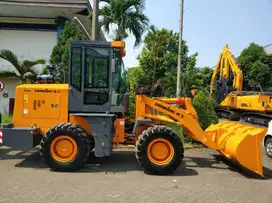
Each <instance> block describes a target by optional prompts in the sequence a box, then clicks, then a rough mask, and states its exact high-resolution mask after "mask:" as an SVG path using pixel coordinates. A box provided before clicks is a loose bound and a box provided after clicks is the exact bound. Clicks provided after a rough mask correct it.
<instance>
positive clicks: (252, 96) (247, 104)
mask: <svg viewBox="0 0 272 203" xmlns="http://www.w3.org/2000/svg"><path fill="white" fill-rule="evenodd" d="M231 71H232V72H231ZM231 73H232V74H231ZM210 96H211V97H212V98H214V99H215V100H216V102H217V104H218V106H217V108H216V109H215V110H216V112H217V115H218V116H219V117H222V118H226V119H229V120H233V121H243V122H246V123H251V124H256V125H261V126H265V127H267V126H268V123H269V122H270V121H271V120H272V93H270V92H263V91H243V72H242V71H241V69H240V68H239V66H238V64H237V62H236V60H235V58H234V56H233V55H232V53H231V50H230V49H229V47H228V45H226V46H224V48H223V51H222V53H221V55H220V57H219V59H218V62H217V64H216V67H215V69H214V71H213V75H212V79H211V83H210Z"/></svg>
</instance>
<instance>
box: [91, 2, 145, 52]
mask: <svg viewBox="0 0 272 203" xmlns="http://www.w3.org/2000/svg"><path fill="white" fill-rule="evenodd" d="M101 2H104V3H105V6H103V8H101V9H99V12H98V13H99V16H101V21H99V27H100V28H102V27H103V28H104V30H105V31H106V33H107V34H109V33H110V27H111V26H115V27H116V28H114V29H113V37H112V38H113V39H114V40H124V39H126V38H127V37H128V36H129V34H128V32H129V33H132V34H133V35H134V37H135V43H134V47H137V46H139V44H140V43H141V42H142V35H143V34H144V32H145V30H146V28H147V26H148V23H149V20H148V18H147V16H146V15H145V14H144V13H143V10H144V6H145V0H101ZM91 20H92V14H90V15H89V21H90V22H91Z"/></svg>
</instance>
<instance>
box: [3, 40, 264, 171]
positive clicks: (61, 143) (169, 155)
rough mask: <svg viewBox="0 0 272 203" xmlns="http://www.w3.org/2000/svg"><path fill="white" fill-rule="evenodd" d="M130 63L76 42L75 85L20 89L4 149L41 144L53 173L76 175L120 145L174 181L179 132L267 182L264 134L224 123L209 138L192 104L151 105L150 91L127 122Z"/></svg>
mask: <svg viewBox="0 0 272 203" xmlns="http://www.w3.org/2000/svg"><path fill="white" fill-rule="evenodd" d="M124 55H125V52H124V42H111V43H110V42H93V41H72V42H71V43H70V61H69V84H26V85H20V86H17V87H16V99H15V109H14V115H13V122H12V124H8V125H6V126H4V128H0V131H1V132H2V135H3V141H4V142H3V145H8V146H10V147H13V146H16V147H22V146H26V147H29V148H32V147H34V146H36V145H37V143H40V146H41V157H42V158H43V160H44V162H45V163H46V164H47V165H48V166H49V167H50V168H52V169H57V170H59V171H74V170H77V169H80V168H82V167H84V165H85V164H86V162H87V160H88V158H89V155H90V153H91V151H92V150H94V154H95V156H97V157H105V156H109V155H110V154H111V152H112V151H113V149H114V148H115V147H118V145H119V144H133V145H135V156H136V159H137V161H138V163H139V164H140V165H141V166H142V167H143V169H145V170H146V171H148V172H151V173H157V174H169V173H172V172H174V171H175V170H176V169H177V168H178V167H179V166H180V164H181V162H182V160H183V157H184V147H183V143H182V140H181V138H180V136H179V135H178V134H177V133H176V132H175V131H173V130H172V129H171V128H169V127H167V126H166V124H175V125H178V126H180V127H181V128H183V129H184V131H185V132H186V134H187V136H188V137H189V138H192V139H194V140H197V141H199V142H201V143H203V144H204V145H205V146H207V147H209V148H211V149H214V150H217V151H219V152H220V153H221V154H223V155H224V156H226V157H228V158H229V159H232V160H234V161H236V162H237V163H238V164H241V165H242V166H244V167H246V168H248V169H250V170H251V171H253V172H255V173H257V174H259V175H263V174H262V159H261V153H260V152H261V140H262V138H263V137H264V135H265V133H266V129H264V128H257V127H252V126H247V125H242V124H238V123H232V122H226V121H224V122H220V123H219V124H216V125H211V126H210V127H209V128H208V129H206V130H205V131H203V129H202V128H201V126H200V125H199V123H198V115H197V112H196V110H195V109H194V107H193V106H192V104H191V100H190V99H189V98H149V97H146V96H145V95H144V94H143V93H144V92H143V91H140V92H138V93H137V95H136V97H135V118H128V117H124V116H123V115H122V114H123V113H125V112H127V110H128V93H127V92H126V91H127V89H126V81H125V78H126V76H125V71H124V65H123V62H122V57H123V56H124ZM19 136H20V137H19ZM39 141H40V142H39Z"/></svg>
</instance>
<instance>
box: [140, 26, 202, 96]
mask: <svg viewBox="0 0 272 203" xmlns="http://www.w3.org/2000/svg"><path fill="white" fill-rule="evenodd" d="M178 46H179V43H178V33H174V32H173V31H172V30H167V29H165V28H163V29H161V30H158V29H156V28H155V27H154V26H151V27H150V29H149V30H148V33H147V35H146V36H145V38H144V47H143V50H142V52H141V53H140V55H139V56H138V60H139V65H140V66H141V68H142V69H143V71H144V77H145V81H148V85H147V86H145V88H146V90H147V92H148V93H149V94H150V95H151V92H152V93H153V94H152V95H153V96H162V95H164V96H174V95H175V94H176V80H177V79H176V78H177V59H178ZM188 53H189V49H188V46H187V45H186V41H183V47H182V54H183V73H182V76H183V79H184V78H185V72H186V71H188V72H194V73H196V72H197V71H196V70H195V65H196V57H197V53H195V54H193V55H192V56H188ZM189 76H190V77H191V75H190V74H189V73H188V77H189ZM184 84H187V83H185V82H184ZM182 89H184V88H182ZM187 89H189V88H187Z"/></svg>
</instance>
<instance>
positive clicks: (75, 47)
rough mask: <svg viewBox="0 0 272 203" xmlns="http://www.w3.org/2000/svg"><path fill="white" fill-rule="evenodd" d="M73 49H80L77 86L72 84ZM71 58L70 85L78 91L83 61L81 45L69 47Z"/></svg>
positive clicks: (80, 84)
mask: <svg viewBox="0 0 272 203" xmlns="http://www.w3.org/2000/svg"><path fill="white" fill-rule="evenodd" d="M74 49H79V50H80V70H79V75H80V77H79V88H78V87H76V86H75V85H74V84H73V80H72V78H73V74H74V73H73V55H74V52H73V50H74ZM70 53H71V59H70V85H71V86H72V87H74V88H75V89H76V90H78V91H79V92H81V89H82V65H83V61H82V56H83V49H82V47H77V46H74V47H71V51H70Z"/></svg>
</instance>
